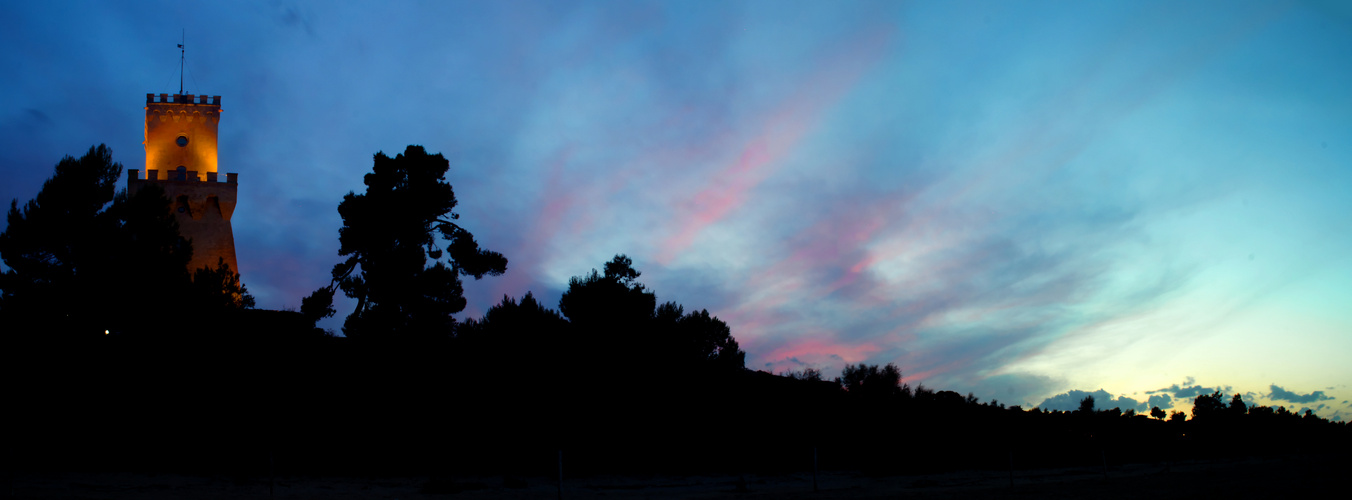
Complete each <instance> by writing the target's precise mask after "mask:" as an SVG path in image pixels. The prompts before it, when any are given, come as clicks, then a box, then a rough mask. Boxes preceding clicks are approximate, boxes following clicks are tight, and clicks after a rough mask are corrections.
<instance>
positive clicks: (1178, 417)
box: [1169, 411, 1188, 422]
mask: <svg viewBox="0 0 1352 500" xmlns="http://www.w3.org/2000/svg"><path fill="white" fill-rule="evenodd" d="M1187 419H1188V414H1186V413H1183V412H1181V411H1175V412H1173V413H1170V414H1169V421H1170V422H1182V421H1184V420H1187Z"/></svg>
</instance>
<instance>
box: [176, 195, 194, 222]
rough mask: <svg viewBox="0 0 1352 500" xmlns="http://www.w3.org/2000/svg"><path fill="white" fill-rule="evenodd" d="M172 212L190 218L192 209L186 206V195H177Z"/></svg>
mask: <svg viewBox="0 0 1352 500" xmlns="http://www.w3.org/2000/svg"><path fill="white" fill-rule="evenodd" d="M174 211H176V212H178V213H180V214H183V215H186V216H189V217H192V207H191V206H189V205H188V196H187V195H179V196H178V198H177V199H175V200H174Z"/></svg>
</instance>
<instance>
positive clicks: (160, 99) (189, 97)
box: [146, 94, 221, 106]
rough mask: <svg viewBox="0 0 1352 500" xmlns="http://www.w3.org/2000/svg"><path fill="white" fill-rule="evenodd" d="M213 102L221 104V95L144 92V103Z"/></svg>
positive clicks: (217, 104)
mask: <svg viewBox="0 0 1352 500" xmlns="http://www.w3.org/2000/svg"><path fill="white" fill-rule="evenodd" d="M155 103H161V104H168V103H175V104H214V105H216V106H220V105H221V96H218V95H213V96H208V95H206V94H201V95H194V94H146V104H155Z"/></svg>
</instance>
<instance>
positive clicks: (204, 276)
mask: <svg viewBox="0 0 1352 500" xmlns="http://www.w3.org/2000/svg"><path fill="white" fill-rule="evenodd" d="M192 289H193V292H194V293H193V295H194V297H193V298H194V299H195V300H196V301H197V303H198V304H201V305H203V306H205V307H206V308H207V309H211V310H237V309H252V308H253V307H254V297H253V295H250V294H249V289H248V288H247V287H245V286H244V284H243V283H241V282H240V281H239V273H237V272H235V271H234V270H232V269H230V264H226V263H225V259H223V258H222V259H218V260H217V262H216V268H215V269H211V268H207V267H203V268H201V269H198V270H197V271H195V272H193V278H192Z"/></svg>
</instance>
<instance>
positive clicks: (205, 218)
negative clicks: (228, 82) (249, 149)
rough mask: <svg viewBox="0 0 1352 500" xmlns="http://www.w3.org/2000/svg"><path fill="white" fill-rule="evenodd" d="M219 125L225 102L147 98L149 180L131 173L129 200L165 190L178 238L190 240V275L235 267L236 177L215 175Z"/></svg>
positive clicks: (206, 98)
mask: <svg viewBox="0 0 1352 500" xmlns="http://www.w3.org/2000/svg"><path fill="white" fill-rule="evenodd" d="M220 121H221V96H206V95H200V96H194V95H192V94H173V95H172V96H171V95H169V94H159V95H158V96H157V95H155V94H146V140H145V143H144V144H145V147H146V176H145V178H144V179H142V178H141V172H140V171H139V170H132V169H128V170H127V194H128V195H130V194H135V193H136V191H138V190H140V189H141V187H142V186H145V185H147V184H149V183H152V182H153V183H155V184H156V185H159V186H160V187H162V188H164V194H165V196H166V197H168V198H169V201H170V203H171V206H172V207H173V210H174V212H175V213H176V215H177V217H178V228H179V232H180V233H182V234H183V237H184V238H188V239H190V240H192V261H191V262H189V263H188V269H189V270H190V271H193V270H197V269H199V268H202V267H210V268H213V269H214V268H215V267H216V263H217V261H218V259H225V263H226V264H230V269H231V270H232V271H234V272H236V273H238V272H239V264H238V263H237V262H236V261H235V232H234V230H232V229H231V228H230V216H231V215H232V214H234V212H235V191H236V188H237V187H238V186H239V184H238V183H237V177H236V176H237V174H233V173H232V174H226V176H225V179H221V178H220V176H219V175H218V174H217V171H216V167H217V164H216V149H217V148H216V127H217V125H218V124H219V123H220Z"/></svg>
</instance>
